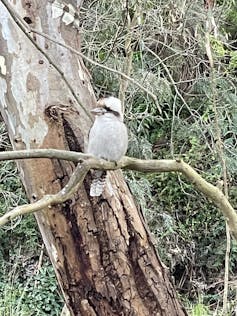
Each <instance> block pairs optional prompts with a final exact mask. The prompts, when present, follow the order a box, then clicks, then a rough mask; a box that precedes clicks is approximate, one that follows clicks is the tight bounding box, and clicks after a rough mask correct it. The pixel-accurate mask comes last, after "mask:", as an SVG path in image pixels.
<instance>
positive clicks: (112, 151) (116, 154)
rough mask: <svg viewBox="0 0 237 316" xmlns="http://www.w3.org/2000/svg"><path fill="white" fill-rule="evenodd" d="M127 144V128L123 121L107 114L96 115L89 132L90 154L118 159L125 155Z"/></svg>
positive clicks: (111, 159) (108, 158)
mask: <svg viewBox="0 0 237 316" xmlns="http://www.w3.org/2000/svg"><path fill="white" fill-rule="evenodd" d="M127 146H128V135H127V128H126V126H125V125H124V123H123V122H122V121H120V120H119V119H117V118H116V117H111V116H106V115H102V116H98V117H96V119H95V122H94V124H93V126H92V128H91V130H90V134H89V143H88V150H87V152H88V153H89V154H92V155H94V156H96V157H98V158H103V159H106V160H110V161H118V160H119V159H120V158H121V157H122V156H124V155H125V153H126V151H127Z"/></svg>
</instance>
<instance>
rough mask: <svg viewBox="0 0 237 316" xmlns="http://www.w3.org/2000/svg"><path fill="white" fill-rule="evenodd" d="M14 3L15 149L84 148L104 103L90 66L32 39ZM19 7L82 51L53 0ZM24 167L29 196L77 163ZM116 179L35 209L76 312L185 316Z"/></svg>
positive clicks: (1, 77) (3, 88)
mask: <svg viewBox="0 0 237 316" xmlns="http://www.w3.org/2000/svg"><path fill="white" fill-rule="evenodd" d="M9 2H10V1H9ZM9 2H8V1H1V2H0V12H1V17H0V25H1V28H0V70H1V74H0V108H1V114H2V116H3V118H4V121H5V123H6V125H7V128H8V132H9V137H10V139H11V143H12V147H13V149H30V148H31V149H32V148H56V149H68V150H74V151H82V152H83V151H84V149H85V147H86V144H87V136H88V131H89V128H90V126H91V124H92V120H91V117H90V116H89V115H88V113H89V112H90V109H91V108H92V107H93V106H94V105H95V101H96V100H95V96H94V93H93V89H92V87H91V84H90V77H89V74H88V71H87V69H86V68H85V66H84V64H83V61H82V60H81V59H80V58H79V57H78V56H76V55H75V54H72V53H71V52H70V51H69V50H67V49H65V48H63V47H62V46H59V45H57V44H55V43H53V42H51V41H49V40H47V39H46V38H44V37H42V36H41V35H38V34H35V33H30V32H29V30H28V31H27V34H30V37H31V39H32V40H31V39H29V38H28V37H27V36H26V34H25V33H24V32H23V31H22V29H21V28H20V27H19V25H17V23H16V20H17V19H18V17H15V18H13V17H12V16H11V15H10V14H9V11H8V10H7V8H6V7H5V4H6V3H9ZM71 2H72V4H73V5H74V6H76V5H78V6H79V5H80V3H78V2H80V1H77V3H76V1H71ZM73 2H74V3H73ZM11 3H12V5H13V9H14V10H15V12H17V15H19V16H20V17H21V18H22V19H24V21H26V22H27V23H28V25H29V26H30V27H31V28H34V29H37V30H38V31H41V32H43V33H47V34H49V35H50V36H51V37H54V38H55V39H56V40H58V41H60V42H62V43H65V44H68V45H71V46H72V47H73V48H75V49H77V50H80V35H79V32H78V29H77V28H76V27H75V26H76V23H75V22H72V23H71V24H69V25H66V24H65V23H64V22H63V19H62V16H58V17H57V14H56V13H57V11H55V8H54V9H53V7H52V5H53V4H52V1H45V0H43V1H39V0H38V1H30V0H29V1H11ZM73 23H75V24H74V27H73V26H72V25H73ZM24 27H25V26H24ZM35 44H36V45H38V46H39V47H40V48H41V51H40V50H39V47H36V45H35ZM58 67H59V68H60V69H58ZM17 164H18V167H19V170H20V176H21V179H22V182H23V184H24V186H25V189H26V192H27V195H28V198H29V200H30V201H31V202H33V201H36V200H38V199H40V198H41V197H42V196H43V195H44V194H46V193H47V194H51V193H56V192H58V191H59V190H60V189H61V188H62V187H63V186H65V184H66V183H67V181H68V179H69V178H70V175H71V174H72V171H73V169H74V168H75V166H74V164H73V163H71V162H67V161H59V160H56V159H52V160H50V159H31V160H25V161H24V160H22V161H20V162H18V163H17ZM108 180H109V182H110V185H109V186H107V187H106V189H105V192H104V194H103V197H100V198H91V197H90V196H89V194H88V192H89V186H90V182H91V177H90V175H88V176H87V178H86V179H85V181H84V185H83V186H81V188H80V189H79V191H78V192H77V194H75V195H74V196H73V197H72V198H71V199H70V200H68V201H67V202H66V203H64V204H63V205H57V206H56V207H52V208H47V209H44V210H42V211H39V212H37V213H36V214H35V217H36V219H37V222H38V226H39V229H40V232H41V234H42V237H43V241H44V243H45V246H46V248H47V251H48V254H49V256H50V259H51V262H52V264H53V267H54V269H55V272H56V275H57V279H58V282H59V284H60V287H61V289H62V293H63V295H64V298H65V302H66V304H67V306H68V308H69V310H70V312H71V315H101V316H102V315H103V316H104V315H169V316H172V315H186V312H185V311H184V310H183V308H182V307H181V305H180V304H179V302H178V301H177V298H176V295H175V291H174V288H173V286H172V284H171V283H170V281H169V278H168V273H167V269H166V268H165V267H164V266H163V265H162V264H161V262H160V260H159V258H158V257H157V254H156V251H155V248H154V246H153V244H152V242H151V240H150V238H149V233H148V232H147V229H146V227H145V224H144V221H143V218H142V217H141V215H140V214H139V212H138V210H137V208H136V206H135V204H134V201H133V198H132V196H131V194H130V192H129V190H128V187H127V186H126V184H125V182H124V180H123V176H122V173H121V172H120V171H115V172H112V171H111V172H109V176H108Z"/></svg>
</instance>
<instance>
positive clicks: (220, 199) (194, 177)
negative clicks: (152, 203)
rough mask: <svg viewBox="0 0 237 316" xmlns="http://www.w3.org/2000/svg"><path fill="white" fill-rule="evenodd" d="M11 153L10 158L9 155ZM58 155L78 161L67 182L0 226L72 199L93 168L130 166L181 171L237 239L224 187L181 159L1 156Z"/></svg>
mask: <svg viewBox="0 0 237 316" xmlns="http://www.w3.org/2000/svg"><path fill="white" fill-rule="evenodd" d="M7 157H8V158H7ZM35 157H37V158H40V157H42V158H57V159H64V160H70V161H76V162H79V164H78V165H77V167H76V169H75V171H74V173H73V174H72V176H71V178H70V180H69V182H68V184H67V185H66V186H65V187H64V188H63V189H62V190H61V191H60V192H58V193H57V194H55V195H46V196H44V197H43V198H42V199H41V200H39V201H37V202H35V203H32V204H28V205H22V206H19V207H16V208H14V209H13V210H11V211H10V212H8V213H6V214H5V215H3V216H2V217H0V226H2V225H4V224H6V223H7V222H8V221H10V220H12V219H13V218H15V217H16V216H19V215H21V214H27V213H32V212H36V211H38V210H40V209H43V208H45V207H49V206H52V205H55V204H58V203H62V202H64V201H66V200H67V199H69V198H70V197H71V196H72V195H73V194H74V193H75V191H76V190H77V188H78V187H79V186H80V185H81V183H82V181H83V180H84V178H85V176H86V174H87V172H88V171H89V170H90V169H101V170H115V169H130V170H136V171H140V172H172V171H173V172H181V173H182V174H183V175H184V176H185V177H186V178H187V179H188V180H189V181H190V182H191V183H192V184H193V185H194V186H195V187H196V188H197V189H198V190H199V191H200V192H202V193H203V194H204V195H205V196H206V197H207V198H209V199H210V200H211V201H212V202H213V203H214V204H215V205H216V206H217V207H218V208H219V209H220V210H221V211H222V213H223V215H224V216H225V218H226V220H227V222H228V224H229V226H230V231H231V232H232V233H233V236H234V237H235V239H236V240H237V214H236V211H235V210H234V208H233V207H232V205H231V204H230V202H229V201H228V199H227V197H226V196H225V195H224V194H223V193H222V191H221V190H220V189H219V188H218V187H216V186H214V185H212V184H211V183H209V182H207V181H206V180H205V179H203V178H202V177H201V176H200V175H199V174H198V173H197V172H196V171H195V170H194V169H193V168H192V167H191V166H189V165H188V164H187V163H185V162H184V161H182V160H154V159H151V160H141V159H135V158H130V157H123V158H122V159H121V160H120V161H118V162H117V163H115V162H109V161H106V160H103V159H97V158H95V157H92V156H89V155H87V154H83V153H77V152H67V151H60V150H53V149H50V150H49V149H37V150H25V151H24V150H21V151H16V152H4V153H0V160H6V159H29V158H35Z"/></svg>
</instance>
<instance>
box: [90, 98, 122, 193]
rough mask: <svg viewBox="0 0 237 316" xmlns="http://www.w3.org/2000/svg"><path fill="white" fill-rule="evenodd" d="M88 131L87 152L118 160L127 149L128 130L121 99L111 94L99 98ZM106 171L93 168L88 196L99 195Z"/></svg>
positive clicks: (102, 188)
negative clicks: (92, 121) (92, 122)
mask: <svg viewBox="0 0 237 316" xmlns="http://www.w3.org/2000/svg"><path fill="white" fill-rule="evenodd" d="M91 112H92V113H93V114H94V115H95V121H94V124H93V125H92V127H91V130H90V132H89V140H88V148H87V153H88V154H91V155H93V156H95V157H96V158H100V159H105V160H108V161H113V162H117V161H119V160H120V159H121V158H122V157H123V156H124V155H125V154H126V151H127V147H128V132H127V127H126V125H125V124H124V123H123V110H122V105H121V101H120V100H119V99H118V98H115V97H113V96H110V97H107V98H102V99H99V100H98V102H97V107H96V108H94V109H92V110H91ZM105 180H106V171H103V170H95V171H94V179H93V180H92V183H91V187H90V196H100V195H101V194H102V192H103V190H104V186H105Z"/></svg>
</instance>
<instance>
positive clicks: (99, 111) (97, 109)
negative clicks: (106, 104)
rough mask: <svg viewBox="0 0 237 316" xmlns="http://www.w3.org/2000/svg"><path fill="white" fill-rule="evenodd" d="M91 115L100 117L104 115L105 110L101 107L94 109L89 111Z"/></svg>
mask: <svg viewBox="0 0 237 316" xmlns="http://www.w3.org/2000/svg"><path fill="white" fill-rule="evenodd" d="M91 113H92V114H95V115H102V114H104V113H105V109H104V108H101V107H98V108H94V109H92V110H91Z"/></svg>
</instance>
